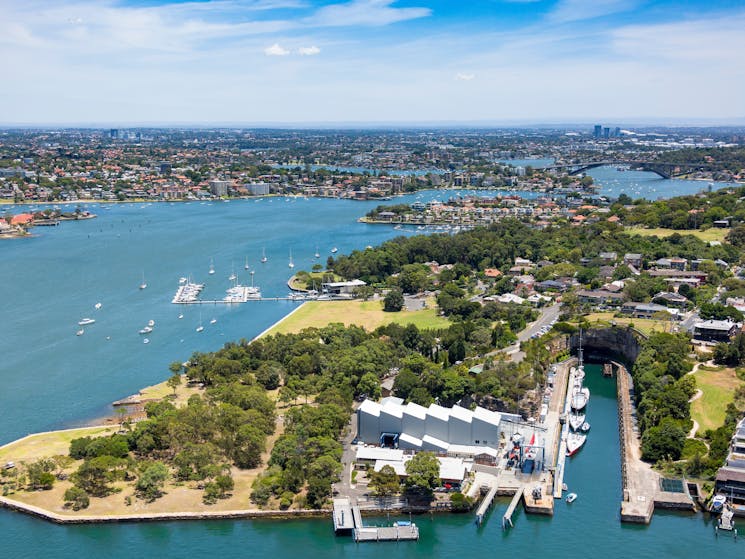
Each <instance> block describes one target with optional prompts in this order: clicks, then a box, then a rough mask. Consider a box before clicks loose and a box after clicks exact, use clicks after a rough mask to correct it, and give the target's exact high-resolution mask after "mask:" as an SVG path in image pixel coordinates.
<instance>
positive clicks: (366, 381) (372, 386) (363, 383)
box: [356, 373, 380, 400]
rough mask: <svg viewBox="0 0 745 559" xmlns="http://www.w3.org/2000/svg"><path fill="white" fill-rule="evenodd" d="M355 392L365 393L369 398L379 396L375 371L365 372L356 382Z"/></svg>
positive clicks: (378, 382) (372, 398)
mask: <svg viewBox="0 0 745 559" xmlns="http://www.w3.org/2000/svg"><path fill="white" fill-rule="evenodd" d="M356 392H357V394H367V397H368V398H370V399H371V400H378V399H379V398H380V380H378V375H376V374H375V373H365V374H364V375H362V377H361V378H360V381H359V382H358V383H357V390H356Z"/></svg>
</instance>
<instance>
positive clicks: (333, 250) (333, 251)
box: [331, 247, 339, 254]
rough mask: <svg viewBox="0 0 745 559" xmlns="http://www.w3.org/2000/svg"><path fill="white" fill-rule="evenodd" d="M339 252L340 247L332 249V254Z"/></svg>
mask: <svg viewBox="0 0 745 559" xmlns="http://www.w3.org/2000/svg"><path fill="white" fill-rule="evenodd" d="M337 252H339V249H338V248H336V247H334V248H332V249H331V254H336V253H337Z"/></svg>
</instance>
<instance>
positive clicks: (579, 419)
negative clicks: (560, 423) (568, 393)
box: [569, 413, 585, 431]
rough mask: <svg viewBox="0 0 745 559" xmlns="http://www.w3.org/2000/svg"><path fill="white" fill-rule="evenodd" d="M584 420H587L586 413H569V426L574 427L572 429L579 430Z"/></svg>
mask: <svg viewBox="0 0 745 559" xmlns="http://www.w3.org/2000/svg"><path fill="white" fill-rule="evenodd" d="M584 422H585V414H584V413H572V414H569V427H571V428H572V431H579V430H580V428H581V427H582V424H583V423H584Z"/></svg>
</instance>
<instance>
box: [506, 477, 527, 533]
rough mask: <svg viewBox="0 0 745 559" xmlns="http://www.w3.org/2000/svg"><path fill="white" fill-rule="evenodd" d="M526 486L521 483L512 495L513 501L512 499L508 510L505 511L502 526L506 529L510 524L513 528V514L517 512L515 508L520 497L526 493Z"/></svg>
mask: <svg viewBox="0 0 745 559" xmlns="http://www.w3.org/2000/svg"><path fill="white" fill-rule="evenodd" d="M524 489H525V487H524V486H523V485H521V486H520V487H519V488H518V489H517V491H515V494H514V495H513V496H512V501H510V506H509V507H507V510H506V511H505V513H504V516H503V517H502V528H503V529H506V528H507V525H508V524H509V526H510V528H512V515H513V514H515V509H516V508H517V505H518V504H519V503H520V499H522V497H523V494H524Z"/></svg>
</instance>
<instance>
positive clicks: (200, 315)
mask: <svg viewBox="0 0 745 559" xmlns="http://www.w3.org/2000/svg"><path fill="white" fill-rule="evenodd" d="M202 330H204V326H202V313H201V312H200V313H199V326H197V332H201V331H202Z"/></svg>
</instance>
